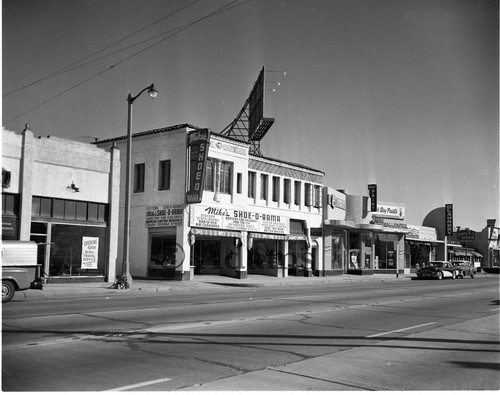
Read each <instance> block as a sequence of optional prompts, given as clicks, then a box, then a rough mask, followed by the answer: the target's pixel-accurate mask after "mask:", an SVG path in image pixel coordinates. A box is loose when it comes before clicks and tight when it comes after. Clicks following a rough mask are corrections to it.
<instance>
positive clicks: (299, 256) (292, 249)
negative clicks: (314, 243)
mask: <svg viewBox="0 0 500 395" xmlns="http://www.w3.org/2000/svg"><path fill="white" fill-rule="evenodd" d="M307 258H308V254H307V244H306V242H305V240H290V241H289V242H288V268H289V271H290V272H291V273H292V274H296V270H305V269H306V268H307Z"/></svg>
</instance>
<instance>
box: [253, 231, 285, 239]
mask: <svg viewBox="0 0 500 395" xmlns="http://www.w3.org/2000/svg"><path fill="white" fill-rule="evenodd" d="M248 237H249V238H252V239H268V240H288V235H275V234H271V233H253V232H250V233H248Z"/></svg>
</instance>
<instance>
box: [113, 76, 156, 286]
mask: <svg viewBox="0 0 500 395" xmlns="http://www.w3.org/2000/svg"><path fill="white" fill-rule="evenodd" d="M145 91H148V93H149V96H150V97H151V98H152V99H154V98H156V96H158V91H157V90H156V89H155V85H154V84H151V85H150V86H148V87H147V88H144V89H143V90H142V91H140V92H139V93H138V94H137V95H135V96H132V94H131V93H129V94H128V97H127V102H128V117H127V169H126V175H125V221H124V224H123V227H124V232H123V265H122V277H121V279H120V283H121V286H122V288H130V287H131V286H132V276H131V275H130V260H129V256H130V184H131V178H132V132H131V126H132V103H133V102H134V101H135V99H137V98H138V97H139V96H140V95H141V94H142V93H144V92H145Z"/></svg>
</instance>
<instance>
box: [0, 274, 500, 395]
mask: <svg viewBox="0 0 500 395" xmlns="http://www.w3.org/2000/svg"><path fill="white" fill-rule="evenodd" d="M498 313H499V278H498V276H495V275H492V276H484V277H477V278H475V279H469V278H466V279H460V280H446V281H432V280H431V281H387V282H360V283H345V284H344V283H338V284H335V285H321V286H314V287H313V286H299V287H259V288H238V287H221V290H220V292H206V293H205V292H203V293H199V294H192V293H189V292H178V293H169V292H166V293H163V294H162V293H158V294H122V295H116V296H114V295H113V296H106V295H104V296H102V295H101V296H87V297H82V296H79V297H64V298H54V299H43V300H22V301H13V302H11V303H9V304H5V305H4V306H3V317H2V323H3V326H2V332H3V344H2V389H3V390H4V391H61V390H66V391H103V390H113V391H126V390H132V391H158V390H166V391H173V390H182V391H197V390H200V391H220V390H248V391H259V390H275V391H277V390H301V391H305V390H318V391H321V390H330V391H337V390H498V389H499V388H500V379H499V375H498V371H499V367H500V344H499V320H498Z"/></svg>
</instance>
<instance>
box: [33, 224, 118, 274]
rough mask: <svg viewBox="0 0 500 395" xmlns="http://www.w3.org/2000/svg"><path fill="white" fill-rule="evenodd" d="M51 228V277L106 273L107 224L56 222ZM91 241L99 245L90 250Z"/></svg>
mask: <svg viewBox="0 0 500 395" xmlns="http://www.w3.org/2000/svg"><path fill="white" fill-rule="evenodd" d="M51 229H52V230H51V240H50V241H51V246H50V265H49V276H51V277H59V276H104V274H105V273H104V270H105V266H106V265H105V259H106V251H107V249H108V246H107V245H108V240H107V236H106V233H107V232H106V229H107V228H106V227H98V226H78V225H62V224H52V228H51ZM32 231H33V228H32ZM89 242H91V243H92V244H93V245H94V246H95V247H96V248H95V249H94V250H92V251H91V252H86V246H87V244H88V243H89ZM82 251H83V252H84V253H82ZM82 257H83V260H82Z"/></svg>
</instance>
